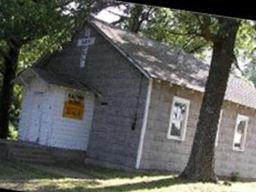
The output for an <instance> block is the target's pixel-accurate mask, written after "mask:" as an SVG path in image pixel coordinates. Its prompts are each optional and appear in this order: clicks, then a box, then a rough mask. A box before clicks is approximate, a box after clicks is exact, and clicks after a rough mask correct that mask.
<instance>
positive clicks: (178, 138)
mask: <svg viewBox="0 0 256 192" xmlns="http://www.w3.org/2000/svg"><path fill="white" fill-rule="evenodd" d="M175 102H179V103H184V104H186V106H187V109H186V114H185V115H186V117H185V122H184V127H183V131H182V132H181V134H182V135H181V136H180V137H177V136H173V135H171V128H172V126H171V125H172V124H171V123H172V116H173V115H172V113H173V107H174V104H175ZM189 106H190V100H188V99H184V98H181V97H177V96H173V99H172V105H171V113H170V120H169V128H168V133H167V138H168V139H173V140H178V141H184V139H185V135H186V130H187V122H188V114H189Z"/></svg>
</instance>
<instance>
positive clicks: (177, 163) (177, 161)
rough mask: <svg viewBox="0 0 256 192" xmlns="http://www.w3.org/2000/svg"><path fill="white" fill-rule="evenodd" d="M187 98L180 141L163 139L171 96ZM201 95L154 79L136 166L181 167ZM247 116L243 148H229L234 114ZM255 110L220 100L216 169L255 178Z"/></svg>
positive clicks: (192, 131) (165, 168) (193, 128)
mask: <svg viewBox="0 0 256 192" xmlns="http://www.w3.org/2000/svg"><path fill="white" fill-rule="evenodd" d="M174 95H175V96H179V97H183V98H186V99H189V100H190V110H189V115H188V123H187V130H186V135H185V140H184V141H176V140H171V139H167V131H168V127H169V118H170V111H171V104H172V98H173V96H174ZM201 101H202V95H201V94H200V93H198V92H195V91H191V90H188V89H184V88H181V87H178V86H174V85H173V86H171V85H170V84H167V83H160V82H156V81H154V83H153V89H152V95H151V103H150V108H149V119H148V124H147V129H146V133H145V140H144V141H145V142H144V148H143V154H142V161H141V166H140V168H142V169H158V170H169V171H174V172H180V171H182V170H183V169H184V167H185V165H186V162H187V160H188V157H189V153H190V150H191V147H192V142H193V137H194V134H195V130H196V124H197V120H198V115H199V110H200V105H201ZM238 113H240V114H242V115H247V116H249V124H248V130H247V139H246V145H245V151H244V152H238V151H234V150H232V144H233V138H234V130H235V124H236V117H237V114H238ZM255 125H256V112H255V110H252V109H249V108H245V107H243V106H239V105H235V104H232V103H230V102H225V103H224V104H223V116H222V120H221V124H220V130H219V139H218V145H217V147H216V165H215V167H216V172H217V174H219V175H227V176H229V175H230V174H231V172H236V171H238V172H240V174H241V176H242V177H247V178H255V177H256V176H255V172H256V148H255V146H256V140H255V136H256V127H255Z"/></svg>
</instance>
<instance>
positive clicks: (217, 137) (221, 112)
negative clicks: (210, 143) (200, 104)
mask: <svg viewBox="0 0 256 192" xmlns="http://www.w3.org/2000/svg"><path fill="white" fill-rule="evenodd" d="M222 114H223V109H221V111H220V117H219V123H218V130H217V134H216V138H215V146H218V140H219V130H220V124H221V119H222Z"/></svg>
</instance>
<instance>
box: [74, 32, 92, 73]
mask: <svg viewBox="0 0 256 192" xmlns="http://www.w3.org/2000/svg"><path fill="white" fill-rule="evenodd" d="M90 35H91V30H90V29H86V30H85V33H84V37H83V38H81V39H78V41H77V46H78V47H82V50H81V57H80V67H81V68H83V67H84V66H85V60H86V55H87V52H88V48H89V45H92V44H94V42H95V37H90Z"/></svg>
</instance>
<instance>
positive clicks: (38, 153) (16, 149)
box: [9, 142, 56, 164]
mask: <svg viewBox="0 0 256 192" xmlns="http://www.w3.org/2000/svg"><path fill="white" fill-rule="evenodd" d="M9 156H11V158H12V159H13V160H14V161H19V162H25V163H39V164H40V163H41V164H54V163H56V162H55V160H54V158H53V157H52V156H51V154H50V152H49V150H47V148H46V147H40V146H36V145H27V144H25V143H19V142H17V143H13V144H11V145H9Z"/></svg>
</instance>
